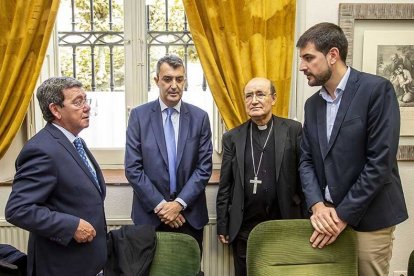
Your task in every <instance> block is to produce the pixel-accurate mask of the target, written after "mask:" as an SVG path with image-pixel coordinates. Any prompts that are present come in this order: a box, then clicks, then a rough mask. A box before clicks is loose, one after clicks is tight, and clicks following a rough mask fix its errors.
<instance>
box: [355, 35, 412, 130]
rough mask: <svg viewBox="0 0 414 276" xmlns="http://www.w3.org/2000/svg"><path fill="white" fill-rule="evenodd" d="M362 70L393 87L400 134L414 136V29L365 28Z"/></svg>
mask: <svg viewBox="0 0 414 276" xmlns="http://www.w3.org/2000/svg"><path fill="white" fill-rule="evenodd" d="M362 70H363V71H365V72H368V73H372V74H376V75H379V76H382V77H385V78H387V79H389V80H390V81H391V83H392V84H393V86H394V90H395V93H396V97H397V99H398V104H399V105H400V112H401V130H400V135H401V136H414V80H413V76H414V31H365V32H364V42H363V60H362Z"/></svg>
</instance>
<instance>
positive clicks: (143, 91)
mask: <svg viewBox="0 0 414 276" xmlns="http://www.w3.org/2000/svg"><path fill="white" fill-rule="evenodd" d="M145 2H146V1H145V0H124V16H125V19H124V20H125V21H124V39H125V45H124V47H125V72H128V74H125V106H126V109H125V110H126V113H127V114H125V116H126V124H127V122H128V117H129V112H130V111H131V109H132V108H134V107H135V106H138V105H140V104H143V103H146V102H147V98H148V91H147V87H148V83H147V80H148V77H147V56H146V33H145V24H146V13H145V11H146V9H145V8H146V6H145V5H146V3H145ZM59 72H60V70H59V62H58V35H57V30H56V27H55V28H54V30H53V33H52V37H51V40H50V43H49V47H48V49H47V53H46V55H45V60H44V62H43V67H42V70H41V73H40V76H39V79H38V83H37V85H36V87H38V86H39V85H40V84H41V83H42V82H43V81H44V80H46V79H47V78H49V77H52V76H59V75H60V73H59ZM210 119H211V121H212V125H213V137H212V142H213V145H214V149H215V150H214V154H213V168H215V169H218V168H219V166H220V163H221V151H222V145H221V137H222V135H223V133H224V124H223V121H222V119H221V117H220V115H219V112H218V109H217V108H216V106H215V105H214V116H213V118H210ZM45 125H46V122H45V121H44V120H43V118H42V113H41V110H40V108H39V104H38V101H37V99H36V95H35V93H34V94H33V98H32V102H31V104H30V108H29V111H28V115H27V129H28V136H29V138H30V137H32V136H33V135H35V134H36V133H37V132H38V131H39V130H40V129H42V128H43V127H44V126H45ZM91 151H92V153H93V155H94V157H95V158H96V159H97V161H98V163H99V165H100V166H101V168H103V169H116V168H123V167H124V155H125V148H122V149H119V148H105V149H99V148H93V149H91Z"/></svg>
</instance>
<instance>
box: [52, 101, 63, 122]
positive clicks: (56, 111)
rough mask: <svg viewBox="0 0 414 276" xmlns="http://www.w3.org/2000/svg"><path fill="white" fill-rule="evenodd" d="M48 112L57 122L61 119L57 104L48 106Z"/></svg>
mask: <svg viewBox="0 0 414 276" xmlns="http://www.w3.org/2000/svg"><path fill="white" fill-rule="evenodd" d="M49 110H50V112H52V114H53V116H55V118H56V119H57V120H60V119H62V114H60V110H59V108H58V105H57V104H54V103H51V104H49Z"/></svg>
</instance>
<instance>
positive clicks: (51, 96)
mask: <svg viewBox="0 0 414 276" xmlns="http://www.w3.org/2000/svg"><path fill="white" fill-rule="evenodd" d="M82 86H83V85H82V83H81V82H80V81H78V80H77V79H74V78H71V77H52V78H49V79H47V80H45V81H44V82H43V83H42V84H41V85H40V86H39V87H38V88H37V92H36V97H37V99H38V101H39V106H40V109H41V110H42V114H43V118H44V119H45V120H46V121H47V122H48V123H50V122H52V121H53V120H54V119H55V116H54V115H53V114H52V112H51V111H50V109H49V105H50V104H51V103H53V104H56V105H59V106H61V107H63V101H64V100H65V96H64V95H63V90H65V89H70V88H73V87H79V88H82Z"/></svg>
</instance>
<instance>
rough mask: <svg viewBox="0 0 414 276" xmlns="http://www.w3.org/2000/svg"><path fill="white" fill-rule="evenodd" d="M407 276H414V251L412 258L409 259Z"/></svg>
mask: <svg viewBox="0 0 414 276" xmlns="http://www.w3.org/2000/svg"><path fill="white" fill-rule="evenodd" d="M407 276H414V250H413V251H411V254H410V258H409V259H408V269H407Z"/></svg>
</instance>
